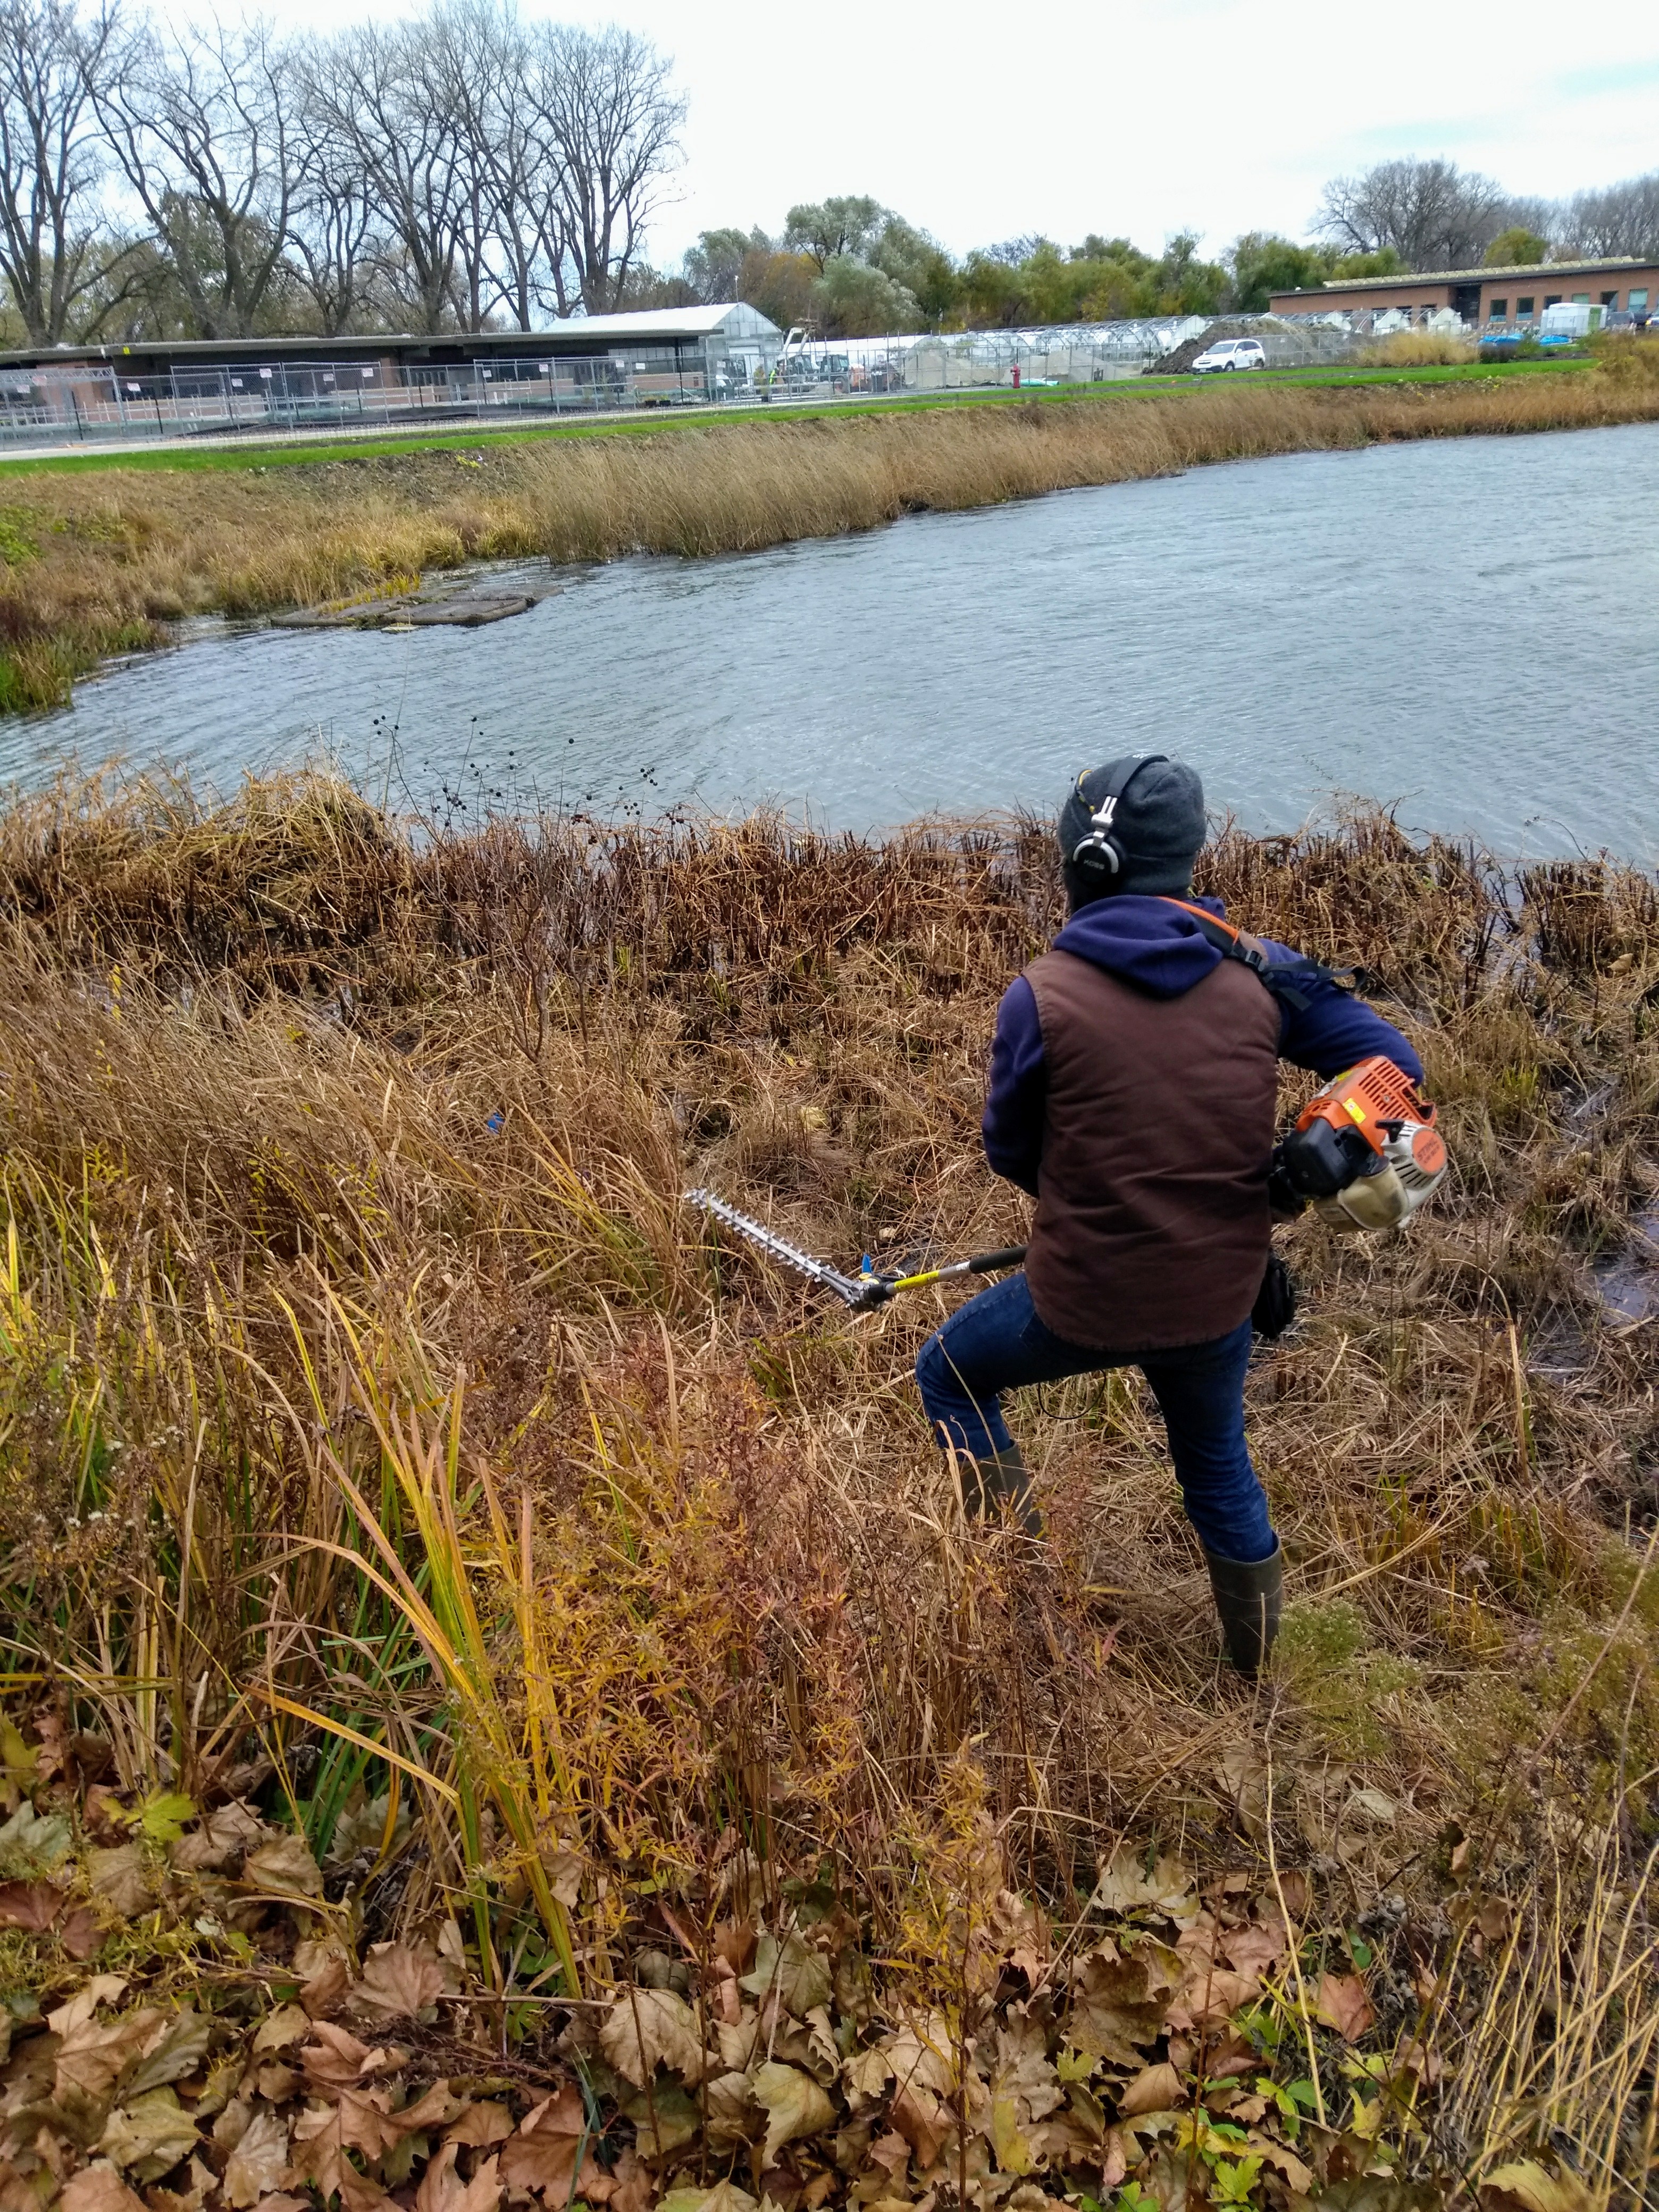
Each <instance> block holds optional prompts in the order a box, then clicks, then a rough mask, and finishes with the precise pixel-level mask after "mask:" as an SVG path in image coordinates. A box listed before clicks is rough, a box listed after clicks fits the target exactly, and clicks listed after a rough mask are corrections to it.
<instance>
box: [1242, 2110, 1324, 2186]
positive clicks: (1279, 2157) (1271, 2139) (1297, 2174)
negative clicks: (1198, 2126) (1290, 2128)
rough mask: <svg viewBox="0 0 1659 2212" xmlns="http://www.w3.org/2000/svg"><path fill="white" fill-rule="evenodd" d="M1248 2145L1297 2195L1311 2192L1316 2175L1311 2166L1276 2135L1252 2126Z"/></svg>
mask: <svg viewBox="0 0 1659 2212" xmlns="http://www.w3.org/2000/svg"><path fill="white" fill-rule="evenodd" d="M1228 2117H1229V2118H1231V2117H1232V2115H1231V2113H1230V2114H1229V2115H1228ZM1249 2145H1250V2148H1251V2149H1252V2150H1253V2151H1254V2152H1255V2154H1256V2156H1257V2157H1258V2158H1260V2159H1261V2161H1262V2163H1263V2165H1264V2166H1273V2167H1274V2168H1275V2169H1276V2170H1277V2171H1278V2172H1280V2173H1282V2174H1283V2175H1284V2177H1285V2180H1286V2181H1288V2182H1289V2183H1290V2185H1291V2188H1292V2189H1293V2190H1295V2191H1296V2193H1297V2196H1298V2197H1310V2196H1311V2195H1312V2194H1313V2189H1314V2182H1315V2178H1316V2177H1315V2175H1314V2172H1313V2170H1312V2168H1311V2167H1310V2166H1304V2164H1303V2163H1302V2160H1300V2159H1299V2158H1298V2157H1297V2154H1296V2153H1295V2152H1294V2151H1293V2150H1291V2149H1289V2148H1287V2147H1286V2146H1285V2144H1284V2143H1282V2142H1279V2139H1278V2137H1277V2136H1265V2135H1262V2134H1261V2132H1260V2131H1259V2130H1256V2129H1255V2128H1252V2129H1251V2130H1250V2135H1249Z"/></svg>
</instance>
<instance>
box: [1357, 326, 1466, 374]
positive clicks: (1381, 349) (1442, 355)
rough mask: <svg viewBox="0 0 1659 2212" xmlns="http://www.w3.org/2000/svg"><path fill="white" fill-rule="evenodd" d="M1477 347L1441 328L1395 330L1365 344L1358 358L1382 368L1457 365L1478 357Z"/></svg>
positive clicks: (1460, 365) (1458, 366)
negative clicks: (1450, 335) (1377, 340)
mask: <svg viewBox="0 0 1659 2212" xmlns="http://www.w3.org/2000/svg"><path fill="white" fill-rule="evenodd" d="M1359 358H1360V360H1361V361H1363V362H1368V363H1370V364H1371V365H1373V366H1375V367H1376V368H1462V367H1463V366H1465V365H1467V364H1468V362H1472V361H1478V360H1479V359H1480V348H1479V346H1477V345H1472V344H1471V343H1469V341H1468V339H1467V338H1458V337H1449V336H1448V335H1447V334H1446V333H1445V332H1444V331H1395V333H1394V335H1393V337H1387V338H1384V339H1383V340H1382V341H1381V343H1379V344H1376V345H1374V346H1368V347H1366V349H1364V352H1363V353H1362V354H1361V355H1360V356H1359Z"/></svg>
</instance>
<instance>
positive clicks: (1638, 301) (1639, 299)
mask: <svg viewBox="0 0 1659 2212" xmlns="http://www.w3.org/2000/svg"><path fill="white" fill-rule="evenodd" d="M1630 311H1631V313H1632V315H1644V314H1646V313H1647V311H1648V288H1647V286H1646V285H1645V284H1642V285H1635V284H1633V285H1632V287H1631V295H1630Z"/></svg>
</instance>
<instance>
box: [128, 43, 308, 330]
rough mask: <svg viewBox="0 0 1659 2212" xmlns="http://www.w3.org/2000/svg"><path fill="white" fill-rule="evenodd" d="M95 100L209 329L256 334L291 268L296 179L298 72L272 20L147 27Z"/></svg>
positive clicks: (200, 323) (195, 311) (194, 311)
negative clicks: (173, 39) (171, 31)
mask: <svg viewBox="0 0 1659 2212" xmlns="http://www.w3.org/2000/svg"><path fill="white" fill-rule="evenodd" d="M93 97H94V101H95V104H96V106H97V110H98V114H99V117H100V121H101V122H102V124H103V126H104V130H105V132H106V136H107V138H108V141H109V143H110V145H111V147H112V149H113V151H114V154H115V156H116V159H117V161H118V162H119V163H120V166H121V169H122V171H123V173H125V177H126V180H127V182H128V184H129V185H131V188H132V191H133V193H134V195H135V197H137V201H138V204H139V205H140V206H141V207H142V209H143V212H144V217H145V220H146V221H147V222H148V223H149V226H150V228H151V229H152V230H153V232H154V233H155V238H156V240H157V242H158V243H159V244H160V245H161V247H162V248H163V250H164V251H165V252H166V253H167V257H168V258H169V259H170V260H171V262H172V263H173V268H174V270H175V271H176V273H177V276H178V280H179V285H180V287H181V289H182V290H183V292H184V295H185V299H186V300H187V301H188V302H189V304H190V310H191V316H192V318H193V319H194V321H195V323H196V325H197V332H198V335H199V336H201V337H210V338H213V337H244V336H246V335H247V334H248V333H249V332H251V331H252V329H253V327H254V325H255V322H256V320H257V319H258V314H259V312H260V309H261V308H262V307H264V305H265V304H266V301H267V299H268V298H269V297H270V295H271V293H272V291H273V288H274V287H275V288H280V283H281V279H282V278H283V276H285V274H286V269H285V264H284V262H283V254H284V252H285V249H286V247H287V246H288V242H289V222H290V217H291V214H292V210H293V203H294V194H295V183H296V163H295V150H296V149H295V114H294V107H295V98H294V86H293V75H292V72H291V70H290V69H289V61H288V57H287V55H286V54H285V53H284V52H283V48H282V47H281V46H278V45H277V44H276V40H275V38H274V36H273V34H272V33H271V31H270V27H269V26H268V25H266V24H264V23H260V22H253V23H250V24H248V25H246V26H245V27H241V28H240V29H238V30H234V31H227V30H225V29H224V28H223V27H215V28H214V30H213V31H211V32H191V33H186V34H185V37H184V38H183V40H181V41H180V42H179V44H178V45H177V46H168V45H167V43H165V42H164V40H163V39H162V37H161V34H160V33H158V32H157V31H156V30H155V27H153V26H151V25H145V26H144V27H143V28H142V29H141V30H140V31H139V32H138V33H137V35H136V37H135V38H134V39H133V40H131V43H130V45H129V46H128V47H127V49H126V51H125V53H124V55H123V56H122V58H121V65H120V67H119V70H118V71H113V72H112V75H111V76H110V79H109V81H108V82H104V83H101V84H100V82H97V81H96V80H94V82H93Z"/></svg>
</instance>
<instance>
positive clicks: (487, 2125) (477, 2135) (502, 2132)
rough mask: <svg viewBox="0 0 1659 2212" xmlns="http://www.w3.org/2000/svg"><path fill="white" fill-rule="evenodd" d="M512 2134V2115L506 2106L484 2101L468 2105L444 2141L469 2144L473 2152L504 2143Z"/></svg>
mask: <svg viewBox="0 0 1659 2212" xmlns="http://www.w3.org/2000/svg"><path fill="white" fill-rule="evenodd" d="M512 2132H513V2115H512V2113H511V2112H508V2111H507V2106H505V2105H496V2104H492V2103H489V2101H488V2100H486V2101H483V2102H482V2103H479V2104H476V2105H469V2106H467V2107H466V2109H465V2111H464V2112H462V2114H461V2116H460V2118H459V2119H458V2120H456V2122H455V2123H454V2124H453V2126H452V2127H451V2129H450V2130H449V2132H448V2134H447V2136H445V2138H444V2140H445V2141H446V2142H453V2143H469V2144H471V2146H472V2148H474V2149H475V2150H483V2149H487V2148H489V2145H490V2144H491V2143H498V2142H506V2141H507V2137H508V2136H510V2135H511V2134H512Z"/></svg>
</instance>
